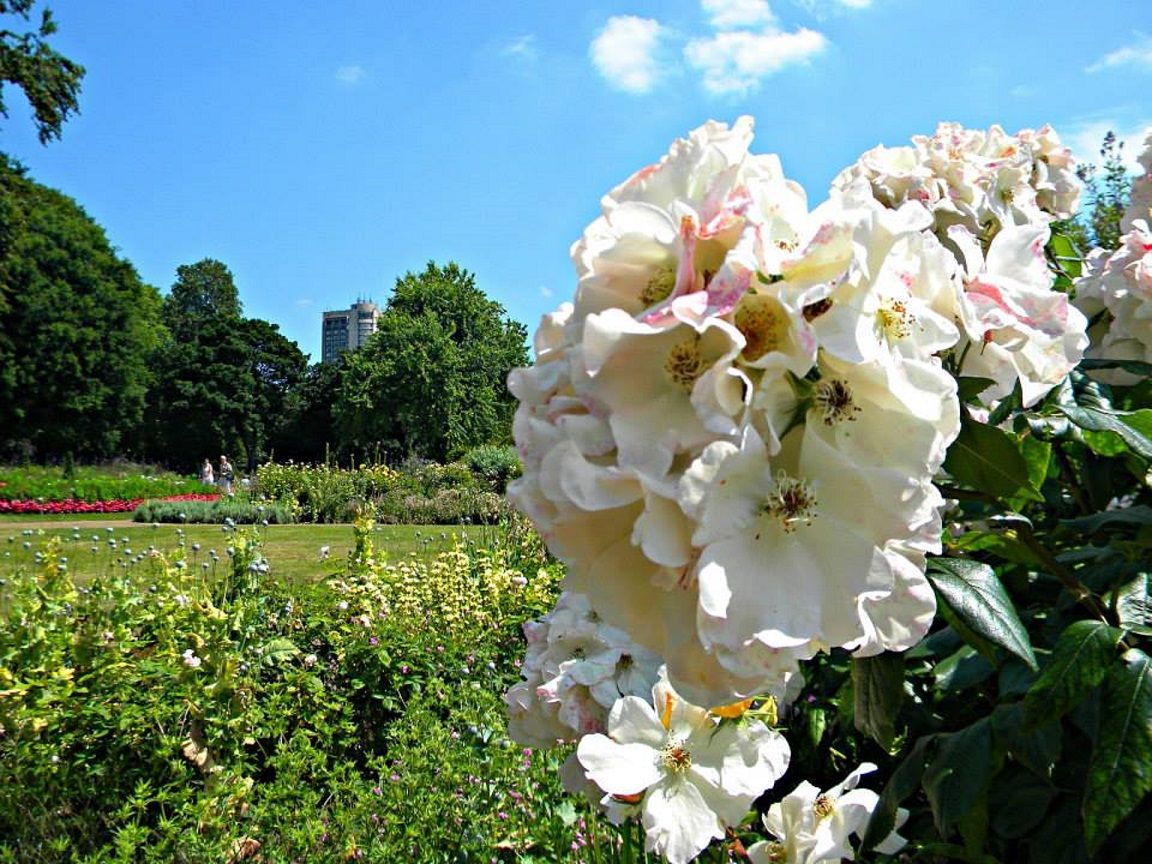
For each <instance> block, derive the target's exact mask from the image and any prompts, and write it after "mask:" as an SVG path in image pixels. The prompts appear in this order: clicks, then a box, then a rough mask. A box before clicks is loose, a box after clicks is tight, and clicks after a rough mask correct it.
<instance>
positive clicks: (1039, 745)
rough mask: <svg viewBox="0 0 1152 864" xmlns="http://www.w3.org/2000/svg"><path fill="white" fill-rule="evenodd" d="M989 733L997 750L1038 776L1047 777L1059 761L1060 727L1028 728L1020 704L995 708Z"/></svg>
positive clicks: (1052, 724)
mask: <svg viewBox="0 0 1152 864" xmlns="http://www.w3.org/2000/svg"><path fill="white" fill-rule="evenodd" d="M992 731H993V732H994V733H995V735H996V742H997V745H998V746H1001V747H1003V748H1005V749H1007V751H1008V752H1009V753H1011V754H1012V758H1014V759H1015V760H1016V761H1017V762H1019V763H1020V764H1021V765H1023V766H1024V767H1025V768H1027V769H1029V770H1030V771H1032V772H1033V773H1034V774H1036V775H1038V776H1041V777H1047V776H1048V775H1049V774H1050V773H1051V771H1052V767H1053V765H1055V763H1056V762H1057V761H1058V760H1059V759H1060V751H1061V749H1062V744H1063V729H1062V728H1061V726H1060V724H1059V723H1046V724H1044V725H1043V726H1038V727H1036V728H1034V729H1029V728H1027V727H1026V726H1025V724H1024V705H1023V703H1021V702H1013V703H1011V704H1007V705H1003V704H1002V705H999V706H997V707H996V709H995V710H994V711H993V712H992Z"/></svg>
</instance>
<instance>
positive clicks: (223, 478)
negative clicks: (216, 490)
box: [220, 456, 232, 495]
mask: <svg viewBox="0 0 1152 864" xmlns="http://www.w3.org/2000/svg"><path fill="white" fill-rule="evenodd" d="M220 490H221V491H222V492H223V493H224V494H225V495H227V494H229V493H230V492H231V491H232V463H231V462H229V461H228V457H227V456H221V457H220Z"/></svg>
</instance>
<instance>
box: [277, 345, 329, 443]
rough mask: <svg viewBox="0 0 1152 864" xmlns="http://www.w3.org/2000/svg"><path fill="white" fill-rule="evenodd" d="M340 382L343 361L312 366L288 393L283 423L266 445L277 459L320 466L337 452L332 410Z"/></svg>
mask: <svg viewBox="0 0 1152 864" xmlns="http://www.w3.org/2000/svg"><path fill="white" fill-rule="evenodd" d="M343 379H344V362H343V358H340V359H337V360H336V362H334V363H316V364H314V365H312V366H309V367H308V370H307V371H306V372H305V374H304V377H303V378H302V379H301V380H300V383H299V384H298V385H297V386H296V387H293V388H292V389H290V390H289V391H288V393H287V394H286V397H285V406H284V414H283V420H284V422H283V423H282V424H281V426H280V428H279V429H277V430H276V432H275V433H274V436H273V438H272V440H271V442H270V443H269V449H270V450H271V451H272V453H274V454H275V456H276V458H277V459H294V460H296V461H298V462H320V461H321V460H323V459H324V457H325V455H326V454H327V453H328V452H329V451H330V449H333V448H335V449H338V441H337V438H336V422H335V417H334V408H335V405H336V400H337V398H338V397H339V395H340V386H341V382H342V381H343Z"/></svg>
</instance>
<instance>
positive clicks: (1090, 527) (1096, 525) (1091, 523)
mask: <svg viewBox="0 0 1152 864" xmlns="http://www.w3.org/2000/svg"><path fill="white" fill-rule="evenodd" d="M1128 525H1152V507H1148V506H1146V505H1144V504H1139V505H1137V506H1135V507H1125V508H1124V509H1122V510H1105V511H1104V512H1102V513H1093V514H1092V515H1091V516H1082V517H1080V518H1079V519H1062V520H1061V521H1060V527H1061V528H1067V529H1070V530H1072V531H1075V532H1077V533H1080V534H1095V533H1096V532H1097V531H1099V530H1100V529H1101V528H1105V527H1117V528H1120V527H1124V526H1128Z"/></svg>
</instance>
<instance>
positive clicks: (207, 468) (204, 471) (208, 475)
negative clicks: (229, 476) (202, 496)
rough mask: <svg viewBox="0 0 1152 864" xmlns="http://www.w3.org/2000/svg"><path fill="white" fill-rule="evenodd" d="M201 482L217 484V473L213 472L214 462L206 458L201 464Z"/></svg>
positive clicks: (210, 484) (211, 484)
mask: <svg viewBox="0 0 1152 864" xmlns="http://www.w3.org/2000/svg"><path fill="white" fill-rule="evenodd" d="M200 482H201V483H203V484H204V485H205V486H215V485H216V475H215V474H214V473H213V472H212V462H211V461H210V460H209V459H207V458H205V459H204V464H203V465H201V466H200Z"/></svg>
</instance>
